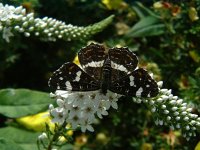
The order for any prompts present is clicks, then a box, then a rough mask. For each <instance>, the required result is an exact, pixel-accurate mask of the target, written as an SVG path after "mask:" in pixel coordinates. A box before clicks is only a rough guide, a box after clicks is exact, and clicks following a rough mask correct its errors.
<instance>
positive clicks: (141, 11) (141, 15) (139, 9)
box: [132, 2, 159, 19]
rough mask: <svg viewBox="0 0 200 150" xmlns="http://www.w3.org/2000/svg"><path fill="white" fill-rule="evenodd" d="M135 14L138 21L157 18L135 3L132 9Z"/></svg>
mask: <svg viewBox="0 0 200 150" xmlns="http://www.w3.org/2000/svg"><path fill="white" fill-rule="evenodd" d="M132 8H133V9H134V11H135V12H136V14H137V15H138V16H139V18H140V19H143V18H145V17H146V16H156V17H159V16H157V15H156V14H155V13H154V12H153V11H151V10H150V9H148V8H147V7H145V6H144V5H143V4H142V3H140V2H136V3H135V5H133V7H132Z"/></svg>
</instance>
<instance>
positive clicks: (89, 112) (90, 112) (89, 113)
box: [82, 103, 96, 120]
mask: <svg viewBox="0 0 200 150" xmlns="http://www.w3.org/2000/svg"><path fill="white" fill-rule="evenodd" d="M95 112H96V111H95V107H94V105H93V104H92V103H87V104H85V106H84V107H83V111H82V117H83V118H88V119H89V120H94V118H95V117H94V113H95Z"/></svg>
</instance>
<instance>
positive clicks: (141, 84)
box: [109, 68, 158, 97]
mask: <svg viewBox="0 0 200 150" xmlns="http://www.w3.org/2000/svg"><path fill="white" fill-rule="evenodd" d="M109 90H110V91H112V92H115V93H118V94H122V95H127V96H136V97H155V96H157V94H158V85H157V83H156V82H155V81H154V80H153V79H152V78H151V76H150V75H149V74H148V73H147V71H146V70H144V69H141V68H140V69H137V70H135V71H133V72H132V73H130V74H128V75H127V76H125V77H122V78H120V79H118V80H116V81H114V82H112V84H111V86H110V89H109Z"/></svg>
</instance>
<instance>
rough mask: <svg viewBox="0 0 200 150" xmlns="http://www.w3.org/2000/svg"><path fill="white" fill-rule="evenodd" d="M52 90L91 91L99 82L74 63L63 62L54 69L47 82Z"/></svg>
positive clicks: (96, 88)
mask: <svg viewBox="0 0 200 150" xmlns="http://www.w3.org/2000/svg"><path fill="white" fill-rule="evenodd" d="M48 84H49V86H50V88H51V89H52V90H66V91H93V90H98V89H99V83H98V82H96V81H95V79H94V78H92V77H90V76H89V75H88V74H87V73H85V72H84V71H83V70H82V69H81V68H79V67H78V66H77V65H76V64H74V63H70V62H68V63H65V64H63V65H62V66H61V67H60V68H59V69H58V70H56V71H55V72H54V73H53V75H52V77H51V78H50V79H49V82H48Z"/></svg>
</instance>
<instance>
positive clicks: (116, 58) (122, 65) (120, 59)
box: [108, 47, 138, 82]
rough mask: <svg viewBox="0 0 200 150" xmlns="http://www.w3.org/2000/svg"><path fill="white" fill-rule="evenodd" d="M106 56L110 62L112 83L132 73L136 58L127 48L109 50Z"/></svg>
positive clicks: (136, 61) (135, 65)
mask: <svg viewBox="0 0 200 150" xmlns="http://www.w3.org/2000/svg"><path fill="white" fill-rule="evenodd" d="M108 55H109V58H110V60H111V69H112V77H111V81H112V82H113V81H115V80H118V79H119V78H121V77H123V76H126V75H127V74H129V73H131V72H133V71H134V70H135V68H136V67H137V64H138V58H137V56H136V55H135V54H134V53H133V52H131V51H130V50H129V49H128V48H125V47H122V48H111V49H109V52H108Z"/></svg>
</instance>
